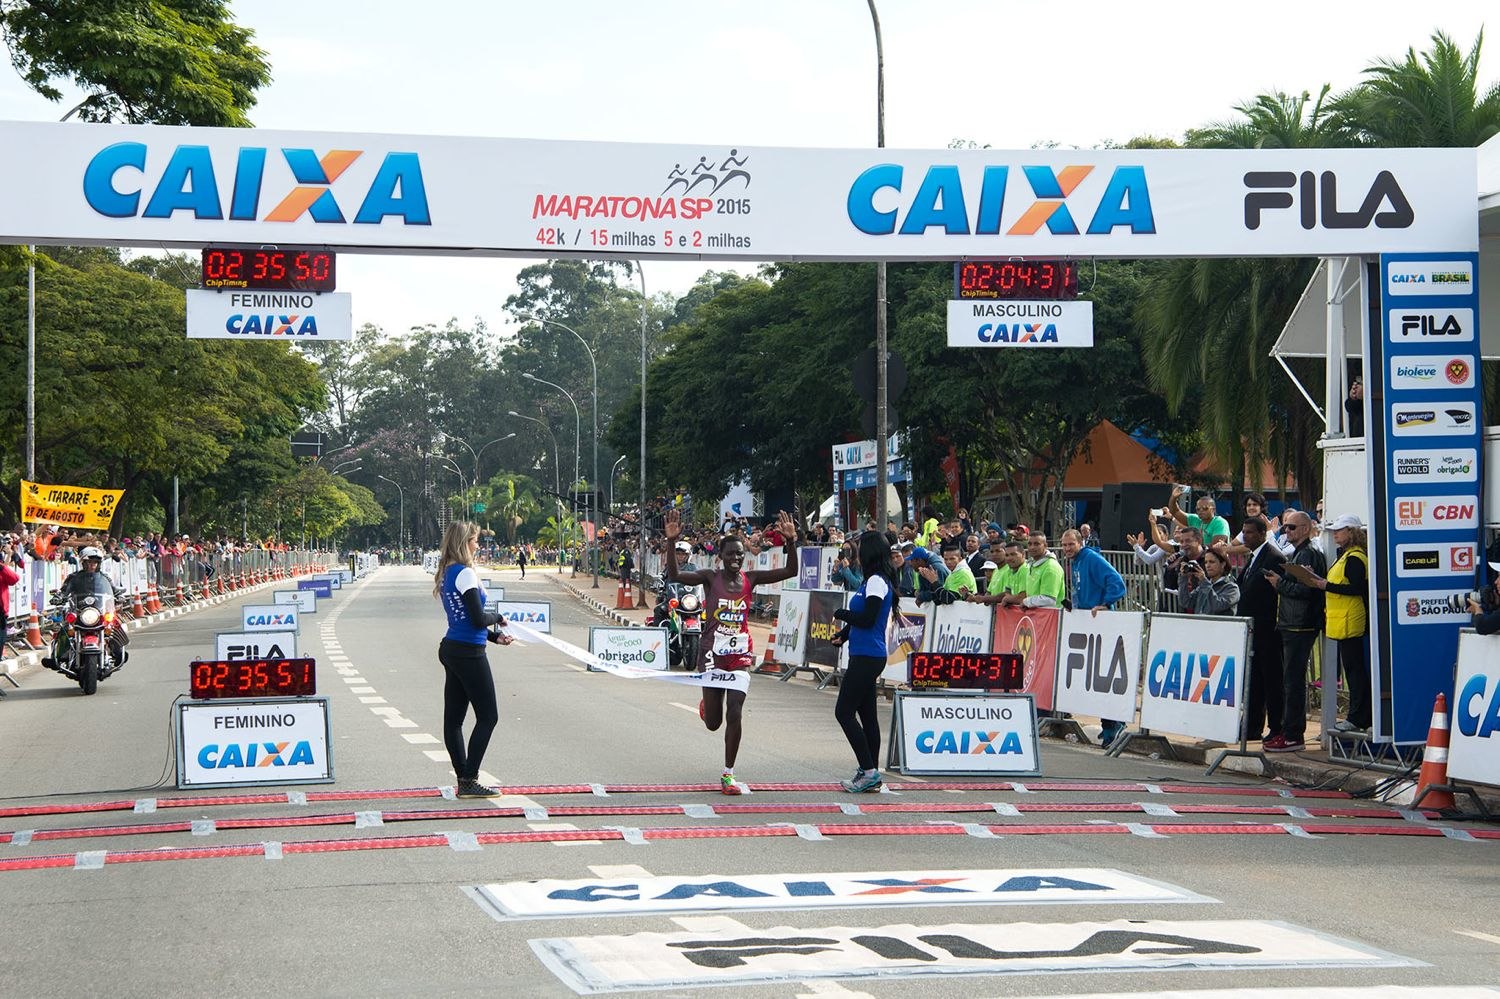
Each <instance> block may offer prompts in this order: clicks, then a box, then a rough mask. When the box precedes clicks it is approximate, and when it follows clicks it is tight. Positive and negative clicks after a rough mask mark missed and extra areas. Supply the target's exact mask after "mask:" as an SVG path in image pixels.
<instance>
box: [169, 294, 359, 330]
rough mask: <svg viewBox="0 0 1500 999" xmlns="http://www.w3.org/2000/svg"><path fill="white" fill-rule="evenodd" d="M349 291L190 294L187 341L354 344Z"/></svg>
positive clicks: (352, 309) (351, 299) (351, 297)
mask: <svg viewBox="0 0 1500 999" xmlns="http://www.w3.org/2000/svg"><path fill="white" fill-rule="evenodd" d="M353 301H354V298H353V296H352V295H350V294H349V293H348V292H341V291H335V292H330V293H328V294H322V295H320V294H316V293H314V292H310V291H203V290H201V289H197V288H189V289H188V291H187V335H188V339H189V340H278V339H280V340H297V341H301V342H304V343H305V342H307V341H311V340H350V339H353V337H354V318H353V315H354V306H353Z"/></svg>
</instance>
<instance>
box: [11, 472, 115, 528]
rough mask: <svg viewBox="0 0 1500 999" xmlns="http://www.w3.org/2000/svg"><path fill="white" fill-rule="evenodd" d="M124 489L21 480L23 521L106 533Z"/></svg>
mask: <svg viewBox="0 0 1500 999" xmlns="http://www.w3.org/2000/svg"><path fill="white" fill-rule="evenodd" d="M124 495H125V490H123V489H91V488H89V487H88V486H54V485H47V484H45V483H42V482H27V481H26V480H25V479H22V480H21V521H22V522H23V523H27V524H56V525H58V526H59V527H75V528H82V529H84V530H87V531H107V530H109V522H110V521H111V520H113V519H114V516H115V507H117V506H119V505H120V497H121V496H124Z"/></svg>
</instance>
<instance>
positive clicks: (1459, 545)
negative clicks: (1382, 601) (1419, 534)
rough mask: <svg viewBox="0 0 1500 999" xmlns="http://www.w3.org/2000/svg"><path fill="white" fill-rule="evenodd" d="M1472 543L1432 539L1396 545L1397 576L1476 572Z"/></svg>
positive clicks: (1475, 549) (1419, 576) (1475, 550)
mask: <svg viewBox="0 0 1500 999" xmlns="http://www.w3.org/2000/svg"><path fill="white" fill-rule="evenodd" d="M1477 550H1478V548H1477V546H1476V545H1475V544H1473V543H1472V542H1453V541H1429V542H1422V543H1417V544H1402V545H1397V546H1396V575H1398V576H1401V577H1403V578H1407V579H1411V578H1417V579H1420V578H1423V577H1429V576H1453V575H1467V574H1471V573H1473V571H1474V562H1475V556H1476V553H1477Z"/></svg>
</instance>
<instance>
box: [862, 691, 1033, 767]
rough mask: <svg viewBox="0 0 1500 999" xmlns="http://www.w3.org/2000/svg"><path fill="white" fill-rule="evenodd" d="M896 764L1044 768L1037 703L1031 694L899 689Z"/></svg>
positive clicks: (894, 720)
mask: <svg viewBox="0 0 1500 999" xmlns="http://www.w3.org/2000/svg"><path fill="white" fill-rule="evenodd" d="M891 714H892V728H893V729H894V731H893V732H892V736H891V745H890V748H891V752H892V754H893V755H894V754H899V755H895V756H894V763H893V766H894V767H895V768H896V769H899V770H900V771H901V772H902V773H905V774H943V775H949V776H963V775H973V776H985V775H992V774H1010V775H1014V776H1034V775H1036V774H1038V773H1041V766H1042V760H1041V754H1040V752H1039V751H1038V750H1037V739H1036V703H1035V702H1034V701H1033V700H1032V699H1031V697H1029V696H1028V695H1026V694H947V695H943V694H928V693H913V692H912V691H909V690H898V691H896V693H895V703H894V704H893V705H892V706H891Z"/></svg>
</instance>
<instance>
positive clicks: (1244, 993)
mask: <svg viewBox="0 0 1500 999" xmlns="http://www.w3.org/2000/svg"><path fill="white" fill-rule="evenodd" d="M1492 995H1500V989H1495V988H1492V987H1490V986H1488V985H1459V986H1452V987H1450V986H1447V985H1367V986H1358V985H1325V986H1311V987H1309V986H1293V987H1282V988H1248V989H1187V990H1182V991H1174V992H1090V993H1088V994H1087V995H1081V994H1078V993H1070V994H1069V995H1068V996H1067V997H1066V999H1474V997H1475V996H1492ZM1036 999H1064V997H1063V996H1038V997H1036Z"/></svg>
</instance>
